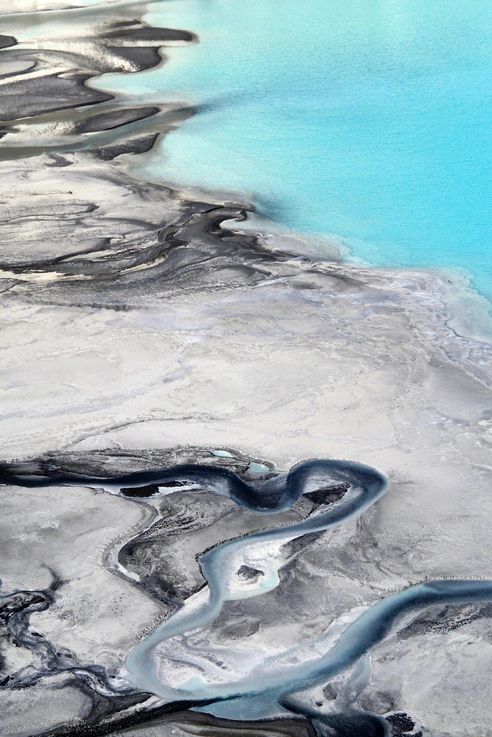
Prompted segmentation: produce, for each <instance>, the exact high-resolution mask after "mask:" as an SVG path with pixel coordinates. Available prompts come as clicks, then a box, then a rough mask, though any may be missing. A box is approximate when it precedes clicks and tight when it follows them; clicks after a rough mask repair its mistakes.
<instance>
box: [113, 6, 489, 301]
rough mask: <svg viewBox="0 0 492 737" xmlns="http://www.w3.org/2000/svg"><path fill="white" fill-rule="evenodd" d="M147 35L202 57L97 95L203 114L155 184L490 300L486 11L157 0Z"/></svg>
mask: <svg viewBox="0 0 492 737" xmlns="http://www.w3.org/2000/svg"><path fill="white" fill-rule="evenodd" d="M148 21H149V22H151V23H154V24H159V25H167V26H171V27H180V28H187V29H189V30H192V31H194V32H196V33H197V34H198V35H199V37H200V43H199V44H197V45H194V46H193V47H189V46H188V47H186V48H178V49H175V50H173V51H172V52H171V54H170V60H169V63H168V64H166V65H165V66H164V67H163V68H161V69H159V70H157V71H151V72H148V73H146V74H141V75H135V76H133V75H130V76H126V78H125V79H124V80H123V81H122V82H121V81H117V80H116V79H112V80H110V86H111V87H113V88H120V89H121V88H122V87H123V86H124V87H125V91H126V92H128V91H133V92H134V93H136V94H138V95H141V94H145V95H148V94H150V95H151V96H154V97H158V98H160V99H168V98H169V97H177V98H179V99H180V100H184V101H190V102H193V103H216V104H214V105H212V106H211V107H210V108H208V109H207V108H205V110H204V111H203V112H201V113H199V114H198V115H197V116H196V117H194V118H193V119H191V120H188V121H187V122H186V124H185V125H183V126H182V127H181V128H180V129H179V130H177V131H175V132H174V133H172V134H171V135H169V136H168V137H167V138H166V139H165V141H164V142H163V143H162V144H161V150H160V152H159V153H158V155H157V156H154V157H153V159H152V160H151V164H150V167H151V170H152V174H153V176H159V177H161V178H163V179H164V180H166V181H169V182H173V183H176V184H180V185H198V186H200V187H205V188H210V189H213V190H231V191H233V192H239V193H246V194H247V195H248V196H251V197H252V198H253V200H254V201H255V202H256V204H257V206H258V208H259V210H260V212H261V213H262V214H264V215H266V216H268V217H271V218H274V219H276V220H277V221H279V222H280V223H281V224H282V225H284V226H286V227H288V228H289V229H292V230H294V231H298V232H304V233H321V234H325V235H328V234H336V235H338V236H340V237H342V238H343V239H344V240H345V242H346V243H347V244H348V245H349V246H350V247H351V249H352V253H353V254H354V255H355V256H358V257H360V258H362V259H363V260H365V261H368V262H370V263H373V264H378V265H385V266H433V267H435V266H438V267H449V266H451V267H459V268H461V269H465V270H466V271H467V272H468V273H470V274H471V275H472V277H473V280H474V283H475V285H476V287H477V288H478V289H479V290H480V291H481V292H482V293H484V294H487V295H488V296H489V297H490V296H492V283H491V279H490V278H489V275H490V272H491V267H492V249H491V248H490V239H491V225H492V214H491V195H492V177H491V169H490V164H491V153H492V133H491V117H492V116H491V113H492V96H491V89H490V82H491V69H492V63H491V62H492V2H490V1H489V0H469V1H468V2H463V0H459V1H458V0H446V2H442V0H412V2H408V0H401V1H400V0H303V1H302V2H300V0H247V1H245V0H168V1H167V2H158V3H155V4H153V5H151V6H150V12H149V15H148Z"/></svg>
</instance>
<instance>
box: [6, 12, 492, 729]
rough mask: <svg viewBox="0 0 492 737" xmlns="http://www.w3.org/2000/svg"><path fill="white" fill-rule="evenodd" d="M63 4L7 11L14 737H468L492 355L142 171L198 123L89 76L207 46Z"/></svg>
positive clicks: (445, 318) (450, 318)
mask: <svg viewBox="0 0 492 737" xmlns="http://www.w3.org/2000/svg"><path fill="white" fill-rule="evenodd" d="M75 5H77V3H66V2H54V1H53V2H48V0H46V2H44V1H43V2H27V0H26V1H24V0H18V2H16V3H14V6H13V8H11V10H12V12H11V13H8V14H2V15H1V17H2V37H1V38H0V47H1V50H0V127H1V135H2V139H1V141H0V144H1V145H0V174H1V181H2V192H1V200H2V209H1V213H0V242H1V263H0V300H1V308H2V309H1V315H2V317H1V320H2V346H3V349H4V350H3V352H2V358H1V371H2V390H3V399H2V433H1V451H0V454H1V457H2V458H3V459H4V462H3V463H2V465H1V468H0V482H1V484H2V486H1V487H0V494H1V497H2V512H3V514H2V519H1V521H0V527H1V530H0V546H1V555H0V558H1V560H2V569H1V571H0V579H1V588H0V629H1V634H2V640H1V645H0V648H1V649H0V715H1V716H0V724H1V730H0V731H1V734H2V736H3V735H5V736H6V737H7V736H8V737H12V736H14V735H15V737H21V736H23V737H30V736H31V735H43V736H44V737H48V735H49V736H50V737H60V736H61V735H67V736H68V735H70V736H72V737H82V735H84V736H85V735H87V736H89V735H117V734H118V735H126V736H127V737H130V736H131V737H133V736H134V735H135V737H136V735H143V734H145V735H146V736H147V735H152V736H153V735H156V737H157V736H159V737H164V736H165V737H168V736H170V735H178V737H182V736H184V735H190V734H195V735H196V734H199V735H207V736H210V735H225V734H227V735H238V737H239V736H241V737H243V736H245V735H248V734H249V735H255V736H256V735H265V736H268V737H270V736H271V737H274V736H275V737H276V736H277V735H278V736H279V737H280V735H285V736H287V735H292V736H294V735H295V736H296V737H315V735H318V737H325V736H326V737H328V735H330V736H331V735H335V736H336V737H350V736H352V735H357V736H358V737H359V736H363V737H366V736H367V737H369V736H370V735H392V736H393V737H405V736H407V737H408V736H409V735H414V736H416V735H419V734H420V735H421V736H423V735H432V737H450V736H451V735H452V737H471V736H472V735H473V737H486V736H487V735H488V734H489V726H488V721H489V719H488V709H489V706H488V701H489V699H488V695H487V690H488V683H489V680H490V670H491V662H492V658H491V656H492V650H491V633H490V627H491V625H490V621H491V619H490V618H491V613H492V609H491V604H490V601H491V598H492V593H491V591H492V584H491V581H490V579H491V578H492V575H491V571H490V560H491V553H492V549H491V542H490V534H489V524H488V519H489V515H490V514H491V513H492V508H491V507H492V501H491V500H490V492H489V484H488V482H489V477H490V474H489V452H490V439H491V434H490V417H491V408H492V407H491V405H492V403H491V395H490V389H489V383H488V382H489V379H490V366H491V360H490V350H489V347H488V346H487V345H486V344H484V343H482V342H479V341H478V340H475V339H473V338H470V337H466V336H465V335H464V334H460V332H461V333H463V331H462V330H461V329H460V325H462V324H463V323H464V319H463V315H459V314H452V312H451V311H450V307H449V305H450V304H451V303H452V302H453V299H452V297H453V295H454V294H455V293H456V290H457V288H458V285H456V284H452V283H450V282H448V281H446V280H445V279H443V278H441V277H438V276H437V275H434V274H432V273H428V272H405V271H387V270H384V271H383V270H380V271H378V270H375V269H370V268H363V267H357V266H350V265H347V264H344V263H342V262H340V261H337V260H336V259H335V258H333V259H332V260H330V261H328V260H316V259H313V258H308V257H307V256H305V255H299V254H298V253H296V252H295V248H294V246H293V245H292V244H293V243H294V242H295V241H293V240H292V239H288V238H283V237H280V236H275V235H270V236H267V235H263V236H259V235H255V234H251V233H244V232H241V231H240V230H239V229H238V228H236V227H235V225H236V224H237V223H240V222H241V221H243V220H244V219H245V218H247V216H248V212H249V209H250V208H249V207H248V205H247V204H244V203H237V202H234V201H233V200H231V201H230V202H224V201H219V200H218V199H217V198H214V197H213V196H212V195H210V196H209V197H205V196H203V198H202V200H200V201H198V200H193V199H192V198H191V197H190V196H186V195H185V194H183V193H180V192H177V191H173V190H171V189H169V188H167V187H165V186H163V185H161V184H158V183H155V182H147V181H145V180H144V179H143V178H139V179H137V178H136V177H135V176H134V175H132V174H131V171H134V169H135V167H134V166H133V165H132V162H134V161H135V159H136V157H137V156H139V155H140V154H142V153H145V152H151V149H152V146H153V144H154V142H155V140H156V137H157V136H159V135H164V134H165V133H166V132H168V131H170V130H171V129H172V128H173V127H175V126H176V125H180V124H182V123H183V121H185V119H186V118H187V117H188V116H190V115H192V114H194V113H195V112H197V111H194V110H192V109H190V108H189V107H188V106H187V105H186V104H183V105H181V106H178V105H176V104H174V105H170V104H169V103H167V102H166V100H162V101H161V102H160V103H158V102H156V101H155V100H152V102H151V103H150V102H149V101H148V100H145V99H141V98H138V97H135V98H134V99H112V98H111V97H110V96H109V95H108V94H106V93H103V92H100V91H98V90H95V89H92V87H91V85H90V79H91V78H92V77H94V76H96V75H99V74H102V73H104V72H108V71H112V72H114V71H118V72H121V73H128V74H130V73H134V72H138V71H139V70H142V69H146V68H151V67H152V66H153V65H156V64H159V63H162V59H165V53H166V45H172V44H176V43H194V42H196V39H195V37H194V36H193V35H192V34H190V33H188V32H187V31H182V32H181V31H169V30H166V29H158V28H149V27H148V26H146V25H145V23H144V22H143V21H142V12H143V6H142V5H141V4H138V3H135V4H131V3H130V4H128V3H105V4H104V5H101V6H91V7H87V8H76V7H74V6H75ZM162 47H164V48H162ZM146 155H148V154H146ZM454 303H455V304H459V302H458V301H457V300H454ZM332 458H339V459H352V461H347V460H341V461H331V460H326V459H332ZM312 459H318V460H312ZM375 469H379V470H375ZM387 478H388V479H389V481H390V486H389V487H388V486H387V482H386V479H387ZM192 709H193V710H192Z"/></svg>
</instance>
